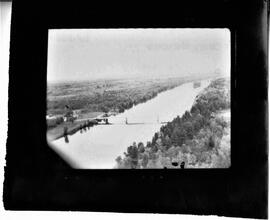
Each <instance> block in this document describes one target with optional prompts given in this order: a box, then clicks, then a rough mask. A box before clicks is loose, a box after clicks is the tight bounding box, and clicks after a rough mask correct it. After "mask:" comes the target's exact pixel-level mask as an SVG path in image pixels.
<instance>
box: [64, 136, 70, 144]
mask: <svg viewBox="0 0 270 220" xmlns="http://www.w3.org/2000/svg"><path fill="white" fill-rule="evenodd" d="M64 138H65V143H69V140H68V135H65V137H64Z"/></svg>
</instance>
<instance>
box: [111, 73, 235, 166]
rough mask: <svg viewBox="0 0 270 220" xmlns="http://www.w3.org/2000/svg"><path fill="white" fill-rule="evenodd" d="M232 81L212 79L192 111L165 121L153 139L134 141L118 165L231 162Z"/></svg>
mask: <svg viewBox="0 0 270 220" xmlns="http://www.w3.org/2000/svg"><path fill="white" fill-rule="evenodd" d="M229 109H230V82H229V80H228V79H225V78H219V79H215V80H213V81H212V82H211V83H210V85H209V86H208V87H207V88H205V89H204V90H203V91H202V92H201V93H200V94H199V95H198V96H197V97H196V100H195V102H194V104H193V106H192V108H191V110H190V111H186V112H185V113H184V115H183V116H182V117H179V116H178V117H176V118H175V119H174V120H173V121H171V122H169V123H167V124H166V125H163V126H162V127H161V129H160V131H159V132H157V133H155V134H154V136H153V139H152V141H151V142H148V143H147V144H146V146H144V144H143V143H138V144H137V143H135V142H134V143H133V145H131V146H129V147H128V148H127V151H126V152H124V155H123V157H121V156H118V157H117V158H116V163H117V164H116V168H134V169H135V168H179V167H180V164H181V163H182V165H183V163H184V164H185V165H184V167H185V168H227V167H229V166H230V118H229V119H228V118H226V117H223V113H224V112H227V113H228V111H229Z"/></svg>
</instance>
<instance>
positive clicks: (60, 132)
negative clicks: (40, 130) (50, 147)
mask: <svg viewBox="0 0 270 220" xmlns="http://www.w3.org/2000/svg"><path fill="white" fill-rule="evenodd" d="M96 124H97V121H96V120H95V119H90V118H85V119H81V120H78V121H74V122H63V123H61V124H59V125H58V126H56V127H54V128H51V129H49V130H47V140H48V141H49V142H52V141H54V140H57V139H59V138H62V137H64V136H65V135H72V134H75V133H76V132H77V131H79V130H81V129H85V128H90V127H92V126H94V125H96Z"/></svg>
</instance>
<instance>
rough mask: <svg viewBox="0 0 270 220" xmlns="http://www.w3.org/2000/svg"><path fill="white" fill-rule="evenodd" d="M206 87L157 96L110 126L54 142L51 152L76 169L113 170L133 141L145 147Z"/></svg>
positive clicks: (189, 87)
mask: <svg viewBox="0 0 270 220" xmlns="http://www.w3.org/2000/svg"><path fill="white" fill-rule="evenodd" d="M208 84H209V81H203V82H202V85H201V87H198V88H193V83H186V84H183V85H181V86H179V87H176V88H174V89H172V90H169V91H165V92H163V93H160V94H158V96H157V97H155V98H154V99H151V100H149V101H148V102H146V103H142V104H139V105H137V106H135V107H133V108H132V109H129V110H127V111H125V112H124V113H121V114H118V115H116V116H111V117H109V118H108V120H109V123H110V124H109V125H105V124H104V125H97V126H94V127H92V128H91V129H90V130H87V129H86V128H85V129H80V132H79V133H76V134H74V135H71V136H69V137H67V139H66V138H60V139H58V140H56V141H53V144H52V148H54V149H55V150H56V151H57V152H58V153H60V154H61V155H63V157H64V158H69V159H68V160H69V162H70V163H71V165H73V166H74V167H75V168H81V169H110V168H113V167H114V165H115V159H116V158H117V156H119V155H122V154H123V152H125V151H126V149H127V147H128V146H130V145H131V144H132V143H133V142H134V141H135V142H137V143H138V142H143V143H144V144H146V143H147V141H151V140H152V137H153V135H154V133H155V132H157V131H159V129H160V127H161V126H162V125H163V124H164V123H166V122H168V121H172V120H173V119H174V118H175V117H176V116H177V115H180V116H181V115H182V114H183V113H184V112H185V111H186V110H190V108H191V107H192V104H193V102H194V100H195V97H196V95H197V94H198V93H199V92H200V91H201V90H202V89H203V88H205V87H206V86H207V85H208ZM75 164H76V165H75Z"/></svg>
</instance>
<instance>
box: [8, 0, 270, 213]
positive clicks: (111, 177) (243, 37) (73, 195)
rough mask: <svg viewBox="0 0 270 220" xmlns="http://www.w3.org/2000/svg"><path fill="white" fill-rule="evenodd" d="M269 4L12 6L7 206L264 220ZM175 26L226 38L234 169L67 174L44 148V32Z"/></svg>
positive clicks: (38, 3) (207, 1) (224, 1)
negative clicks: (226, 32) (222, 32)
mask: <svg viewBox="0 0 270 220" xmlns="http://www.w3.org/2000/svg"><path fill="white" fill-rule="evenodd" d="M267 7H268V3H267V1H264V0H259V1H253V2H247V1H245V2H244V3H240V2H236V1H232V0H222V1H217V0H215V1H210V0H205V1H203V2H202V1H198V2H194V1H192V2H191V1H181V3H180V4H178V5H173V4H170V3H165V2H161V3H160V4H159V3H158V2H155V3H154V4H152V5H151V4H149V5H146V4H145V3H143V4H139V3H138V2H135V1H133V2H126V3H121V4H116V3H115V2H114V3H113V4H112V3H109V2H99V3H97V2H89V3H88V4H87V5H86V4H85V3H84V2H79V1H76V2H74V1H71V2H68V1H66V2H62V3H60V2H56V1H34V2H29V1H28V2H25V1H24V2H22V1H13V3H12V24H11V45H10V70H9V77H10V79H9V103H8V107H9V121H8V139H7V157H6V162H7V165H6V168H5V182H4V197H3V199H4V206H5V209H8V210H78V211H111V212H144V213H181V214H203V215H222V216H236V217H249V218H267V205H268V200H267V192H268V189H267V177H268V173H267V171H268V164H267V156H268V148H267V141H268V136H267V123H268V115H267V109H268V103H267V81H268V76H267V70H268V63H267V57H268V53H267V46H268V38H267V36H268V35H267V33H268V10H267ZM176 27H178V28H180V27H190V28H192V27H194V28H195V27H196V28H198V27H200V28H228V29H230V31H231V42H232V56H231V57H232V59H231V60H232V62H231V63H232V68H231V74H232V76H231V82H232V84H231V87H232V106H231V109H232V167H231V168H229V169H201V170H199V169H196V170H143V171H140V170H74V169H71V168H70V167H69V166H68V165H67V164H66V163H65V162H64V161H63V160H62V159H61V158H60V157H59V156H58V155H57V154H56V153H54V152H53V151H52V150H51V148H49V147H48V144H47V142H46V135H45V134H46V120H45V114H46V69H47V43H48V42H47V41H48V29H50V28H176ZM29 115H30V116H31V119H29V117H28V116H29Z"/></svg>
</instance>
